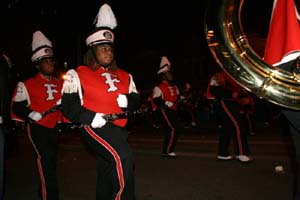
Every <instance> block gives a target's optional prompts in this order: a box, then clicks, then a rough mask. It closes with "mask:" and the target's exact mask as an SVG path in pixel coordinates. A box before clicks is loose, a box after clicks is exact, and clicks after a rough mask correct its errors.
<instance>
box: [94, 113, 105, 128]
mask: <svg viewBox="0 0 300 200" xmlns="http://www.w3.org/2000/svg"><path fill="white" fill-rule="evenodd" d="M102 116H104V114H103V113H96V115H95V117H94V119H93V121H92V124H91V126H92V127H93V128H101V127H102V126H104V125H105V124H106V120H105V119H104V118H103V117H102Z"/></svg>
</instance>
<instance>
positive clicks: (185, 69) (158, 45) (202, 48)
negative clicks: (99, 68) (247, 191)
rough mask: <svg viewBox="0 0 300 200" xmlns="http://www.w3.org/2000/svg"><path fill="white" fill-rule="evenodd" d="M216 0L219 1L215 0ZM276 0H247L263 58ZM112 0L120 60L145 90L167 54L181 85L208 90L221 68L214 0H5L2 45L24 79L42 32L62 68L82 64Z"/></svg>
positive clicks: (252, 36)
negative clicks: (209, 21)
mask: <svg viewBox="0 0 300 200" xmlns="http://www.w3.org/2000/svg"><path fill="white" fill-rule="evenodd" d="M211 2H213V0H211ZM272 2H273V1H272V0H245V1H244V5H243V10H242V24H243V29H244V31H245V33H246V34H247V35H248V39H249V41H250V44H251V45H253V48H254V49H255V50H256V51H257V52H258V54H259V55H261V56H263V49H264V44H265V38H266V36H267V32H268V24H269V20H270V15H271V9H272ZM103 3H108V4H109V5H110V6H111V7H112V10H113V11H114V14H115V16H116V18H117V22H118V26H117V28H116V30H115V37H116V40H115V41H116V49H115V50H116V52H115V53H116V60H117V64H118V65H119V66H120V67H121V68H123V69H125V70H127V71H129V72H130V73H132V74H133V76H134V79H135V82H136V85H137V87H138V88H139V89H141V90H145V89H149V88H151V87H152V85H153V83H154V80H155V79H156V72H157V70H158V67H159V63H160V59H161V57H162V56H164V55H165V56H167V57H168V58H169V60H170V62H171V63H172V70H173V72H174V74H175V78H176V79H177V82H178V84H179V85H182V84H183V83H185V82H187V81H189V82H190V83H191V84H192V85H193V86H194V87H195V88H200V89H205V88H206V85H207V81H208V78H209V76H210V75H211V74H212V73H213V72H214V71H215V69H216V68H217V67H218V66H217V64H216V62H215V61H214V59H213V58H212V56H211V53H210V52H209V49H208V47H207V43H206V39H205V35H204V23H205V22H204V16H205V8H206V7H207V3H208V0H186V1H178V2H177V1H176V2H175V1H162V0H161V1H157V0H153V1H130V0H129V1H120V0H118V1H116V0H115V1H113V0H112V1H101V0H98V1H96V0H85V1H83V0H77V1H66V0H51V1H49V0H48V1H44V0H39V1H33V0H1V3H0V9H1V14H0V22H1V31H0V48H1V49H2V50H3V51H4V52H5V53H6V54H7V55H8V56H10V57H11V58H12V60H13V62H14V64H15V69H17V71H18V73H19V76H20V78H27V77H29V76H31V75H32V74H33V73H35V69H34V67H33V66H32V64H31V61H30V57H31V41H32V34H33V32H34V31H36V30H41V31H42V32H43V33H44V34H45V35H46V36H47V37H48V38H49V39H50V40H51V41H52V43H53V47H54V53H55V54H56V58H57V61H58V65H57V67H58V70H59V71H65V70H66V68H64V65H63V63H64V62H67V63H68V68H75V67H76V66H78V65H79V64H81V63H82V57H83V54H84V52H85V51H86V47H85V38H86V36H87V34H88V33H89V31H90V30H92V29H93V28H94V25H93V21H94V19H95V16H96V15H97V13H98V10H99V8H100V6H101V5H102V4H103Z"/></svg>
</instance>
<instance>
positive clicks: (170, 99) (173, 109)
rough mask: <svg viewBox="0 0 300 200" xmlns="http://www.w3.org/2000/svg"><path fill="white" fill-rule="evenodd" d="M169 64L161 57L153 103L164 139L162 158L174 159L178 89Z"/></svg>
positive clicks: (177, 117)
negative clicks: (159, 114)
mask: <svg viewBox="0 0 300 200" xmlns="http://www.w3.org/2000/svg"><path fill="white" fill-rule="evenodd" d="M170 67H171V63H170V62H169V60H168V59H167V57H165V56H163V57H162V59H161V62H160V67H159V70H158V72H157V74H158V76H159V79H160V83H159V84H158V86H156V87H154V90H153V102H154V103H155V104H156V105H157V106H158V107H159V108H160V112H161V115H162V119H163V122H162V123H163V124H164V125H163V128H164V129H165V130H164V133H165V137H164V143H163V147H162V156H168V157H176V156H177V155H176V153H175V146H176V142H177V139H178V129H180V127H179V125H180V122H179V116H178V113H177V100H178V98H179V90H178V87H177V86H176V85H175V84H174V80H173V75H172V73H171V70H170Z"/></svg>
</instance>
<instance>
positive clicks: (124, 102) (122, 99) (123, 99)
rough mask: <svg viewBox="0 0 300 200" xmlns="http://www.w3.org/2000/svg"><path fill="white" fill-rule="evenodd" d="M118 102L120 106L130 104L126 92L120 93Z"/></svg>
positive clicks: (124, 106)
mask: <svg viewBox="0 0 300 200" xmlns="http://www.w3.org/2000/svg"><path fill="white" fill-rule="evenodd" d="M117 102H118V105H119V107H120V108H127V106H128V100H127V97H126V95H124V94H119V95H118V98H117Z"/></svg>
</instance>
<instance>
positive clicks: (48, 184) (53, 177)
mask: <svg viewBox="0 0 300 200" xmlns="http://www.w3.org/2000/svg"><path fill="white" fill-rule="evenodd" d="M27 132H28V138H29V140H30V141H31V143H32V145H33V148H34V151H35V153H36V160H37V165H38V171H39V175H40V188H39V195H40V198H41V199H42V200H46V199H47V200H58V199H59V192H58V181H57V173H56V166H57V150H58V129H57V128H46V127H43V126H40V125H37V124H30V125H29V127H28V130H27Z"/></svg>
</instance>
